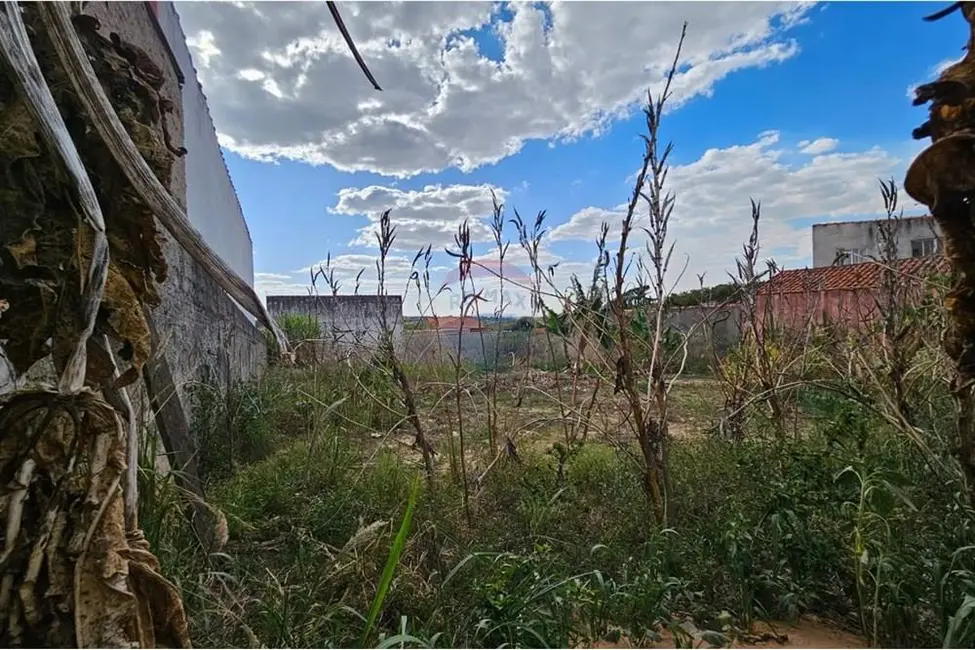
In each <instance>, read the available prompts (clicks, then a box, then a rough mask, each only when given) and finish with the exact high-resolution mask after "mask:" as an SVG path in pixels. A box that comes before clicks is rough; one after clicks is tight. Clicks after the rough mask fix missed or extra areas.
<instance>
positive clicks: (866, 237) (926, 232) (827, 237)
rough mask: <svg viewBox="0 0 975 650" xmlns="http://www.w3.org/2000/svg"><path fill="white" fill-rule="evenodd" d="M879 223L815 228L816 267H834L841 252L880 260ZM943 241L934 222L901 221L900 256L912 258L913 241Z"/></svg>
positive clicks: (898, 238)
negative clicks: (857, 250)
mask: <svg viewBox="0 0 975 650" xmlns="http://www.w3.org/2000/svg"><path fill="white" fill-rule="evenodd" d="M878 223H879V222H877V221H875V220H874V221H850V222H845V223H824V224H816V225H815V226H813V229H812V232H813V235H812V237H813V266H814V267H820V266H830V265H832V264H833V261H834V260H835V259H836V251H837V249H840V248H842V249H851V248H860V249H864V255H868V256H870V255H872V256H874V257H879V256H880V248H879V242H878V240H879V232H878ZM933 236H938V237H941V230H940V229H939V228H938V225H937V224H936V223H935V222H934V220H933V219H907V218H905V219H904V220H903V221H901V223H900V226H899V229H898V233H897V256H898V257H899V258H901V259H905V258H909V257H911V240H914V239H926V238H929V237H933Z"/></svg>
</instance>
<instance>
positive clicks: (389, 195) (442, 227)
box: [329, 184, 508, 251]
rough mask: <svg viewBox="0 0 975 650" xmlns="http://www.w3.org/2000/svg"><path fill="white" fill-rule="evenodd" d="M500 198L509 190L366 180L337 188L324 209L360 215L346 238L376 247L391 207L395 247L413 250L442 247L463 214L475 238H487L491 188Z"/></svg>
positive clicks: (447, 243) (448, 239)
mask: <svg viewBox="0 0 975 650" xmlns="http://www.w3.org/2000/svg"><path fill="white" fill-rule="evenodd" d="M492 191H493V192H494V195H495V196H496V197H497V198H498V201H504V199H505V197H506V196H508V193H507V192H506V191H505V190H504V189H502V188H499V187H493V186H491V185H486V184H482V185H427V186H426V187H423V188H422V189H419V190H401V189H398V188H395V187H383V186H379V185H370V186H369V187H361V188H352V187H347V188H344V189H341V190H339V192H338V198H337V201H336V203H335V206H334V207H332V208H330V209H329V211H330V212H332V213H334V214H340V215H354V216H364V217H367V218H368V219H369V223H368V224H367V225H366V226H365V227H363V228H362V229H360V230H359V235H358V237H356V239H355V240H353V241H352V242H350V243H351V244H352V245H356V246H376V235H375V233H376V232H377V230H378V222H379V217H380V215H381V214H382V212H383V211H384V210H387V209H389V210H391V213H390V220H391V222H392V224H393V225H394V226H395V227H396V241H395V242H394V248H396V249H397V250H409V251H416V250H419V249H420V248H421V247H425V246H427V245H428V244H431V245H432V246H433V248H434V249H437V250H442V249H443V247H444V246H451V245H452V244H453V241H454V235H455V234H456V233H457V229H458V227H459V226H460V225H461V224H462V223H463V222H464V220H465V219H466V220H467V221H468V225H469V227H470V229H471V239H472V241H474V242H482V241H488V240H490V239H491V232H490V230H489V229H488V226H487V224H486V223H485V222H484V219H485V218H486V217H489V216H490V215H491V213H492V209H493V202H492V199H491V192H492Z"/></svg>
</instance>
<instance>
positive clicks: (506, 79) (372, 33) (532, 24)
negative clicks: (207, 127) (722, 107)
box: [178, 2, 809, 177]
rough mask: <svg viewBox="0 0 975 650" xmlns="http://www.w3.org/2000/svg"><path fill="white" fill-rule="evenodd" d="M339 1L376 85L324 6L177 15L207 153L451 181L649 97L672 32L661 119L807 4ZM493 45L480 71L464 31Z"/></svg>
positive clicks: (765, 54)
mask: <svg viewBox="0 0 975 650" xmlns="http://www.w3.org/2000/svg"><path fill="white" fill-rule="evenodd" d="M507 7H508V10H509V11H508V12H506V14H505V17H504V20H501V18H500V16H501V14H500V12H499V7H498V6H496V5H494V4H491V3H473V2H470V3H469V2H463V3H460V2H435V3H434V2H431V3H412V2H411V3H405V2H390V3H387V2H382V3H380V2H363V3H353V2H348V3H343V5H342V11H343V16H344V18H345V21H346V23H347V25H348V26H349V29H350V32H351V35H352V37H353V39H354V40H355V41H356V43H357V45H358V47H359V49H360V50H361V52H362V55H363V57H364V58H365V60H366V61H367V63H368V65H369V67H370V69H371V70H372V71H373V73H374V74H375V76H376V78H377V79H378V80H379V83H380V84H381V85H382V86H383V92H381V93H379V92H376V91H374V90H373V89H372V87H371V86H370V84H369V83H368V82H367V81H366V80H365V79H364V78H363V76H362V74H361V72H360V71H359V69H358V67H357V66H356V64H355V62H354V61H353V59H352V56H351V55H350V53H349V52H348V50H347V47H346V46H345V44H344V42H342V40H341V37H340V36H339V34H338V32H337V30H336V29H335V27H334V25H333V22H332V20H331V17H330V16H329V14H328V11H327V8H326V7H325V5H324V3H311V2H307V3H306V2H301V3H291V2H279V3H278V2H276V3H274V4H273V5H270V4H260V3H245V2H234V3H228V2H214V3H181V4H180V5H179V7H178V10H179V13H180V18H181V21H182V23H183V26H184V31H185V32H186V34H187V36H188V42H189V43H190V45H191V47H192V48H193V52H194V60H195V63H196V66H197V68H198V69H199V74H200V77H201V79H202V83H203V88H204V90H205V91H206V93H207V96H208V98H209V103H210V109H211V113H212V114H213V118H214V122H215V124H216V127H217V129H218V131H219V135H220V141H221V143H222V144H223V145H225V146H227V147H228V148H230V149H232V150H233V151H235V152H237V153H239V154H241V155H243V156H247V157H250V158H253V159H257V160H277V159H282V158H285V159H294V160H300V161H305V162H310V163H315V164H331V165H333V166H335V167H336V168H338V169H341V170H345V171H356V170H370V171H375V172H378V173H381V174H385V175H391V176H398V177H406V176H411V175H415V174H418V173H421V172H423V171H439V170H442V169H445V168H448V167H459V168H461V169H463V170H465V171H468V170H471V169H474V168H476V167H478V166H480V165H484V164H489V163H493V162H496V161H498V160H501V159H503V158H505V157H506V156H509V155H512V154H514V153H516V152H517V151H519V150H520V148H521V147H522V146H523V144H524V143H525V142H526V141H527V140H531V139H551V138H574V137H578V136H581V135H584V134H587V133H593V132H598V131H600V130H601V129H602V128H603V127H605V126H606V125H607V124H608V123H609V122H610V121H611V120H612V119H614V118H616V117H618V116H620V115H623V114H627V113H629V112H630V111H631V110H632V109H633V108H634V106H635V105H636V103H637V102H639V101H640V99H641V97H642V94H643V92H644V91H645V89H646V87H647V86H648V85H649V86H651V87H652V88H658V87H659V86H660V84H661V82H662V80H663V77H664V75H665V73H666V70H667V68H668V66H669V64H670V61H671V59H672V57H673V53H674V48H675V46H676V44H677V38H678V35H679V33H680V28H681V24H682V22H683V21H684V20H687V21H689V23H690V29H689V33H688V38H687V42H686V43H685V47H684V52H683V61H684V63H685V65H684V66H682V68H681V70H680V72H679V74H678V76H677V78H676V79H675V86H674V91H675V94H674V97H673V99H672V100H671V101H672V104H671V106H672V107H676V106H678V105H680V104H681V103H682V102H685V101H687V100H688V99H691V98H693V97H695V96H699V95H705V96H706V95H710V94H711V93H712V91H713V89H714V87H715V84H716V83H718V82H719V81H720V80H721V79H723V78H724V77H726V76H728V75H729V74H732V73H734V72H735V71H737V70H742V69H746V68H756V67H763V66H767V65H770V64H774V63H777V62H781V61H784V60H786V59H789V58H790V57H792V56H794V55H795V54H796V53H797V52H798V46H797V45H796V43H795V42H794V41H792V40H791V39H790V38H789V37H788V30H789V29H790V28H791V27H792V26H793V25H795V24H796V23H798V22H800V21H801V20H802V19H803V17H804V16H805V14H806V12H807V11H808V8H809V5H808V3H804V4H796V3H789V2H779V3H764V2H763V3H758V2H754V3H724V2H722V3H662V4H653V5H646V4H639V3H619V4H614V5H611V6H610V5H606V4H604V3H584V2H555V3H551V4H549V5H545V6H542V5H540V4H538V3H520V2H519V3H511V4H509V5H507ZM477 30H481V33H488V34H490V37H491V38H495V39H497V41H498V43H499V46H500V50H501V54H500V57H499V58H500V60H494V59H493V58H491V57H490V56H489V55H488V54H486V53H485V52H484V51H482V50H481V49H480V48H479V45H478V43H477V42H476V41H475V40H474V38H473V36H472V34H473V32H475V31H477Z"/></svg>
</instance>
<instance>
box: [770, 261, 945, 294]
mask: <svg viewBox="0 0 975 650" xmlns="http://www.w3.org/2000/svg"><path fill="white" fill-rule="evenodd" d="M950 268H951V267H950V265H949V263H948V260H947V259H946V258H945V257H944V256H941V255H938V256H934V257H912V258H910V259H906V260H900V261H899V262H898V264H897V270H898V272H899V273H901V274H903V275H906V276H913V277H925V276H930V275H935V274H938V273H948V272H949V270H950ZM883 271H884V266H883V264H881V263H879V262H863V263H862V264H850V265H847V266H823V267H819V268H813V269H792V270H788V271H780V272H779V273H777V274H776V275H775V276H773V277H772V279H771V280H769V281H768V282H766V283H765V284H764V285H762V287H761V288H759V293H763V294H768V293H776V294H781V293H806V292H809V291H855V290H858V289H861V290H862V289H877V288H879V287H880V286H882V284H883Z"/></svg>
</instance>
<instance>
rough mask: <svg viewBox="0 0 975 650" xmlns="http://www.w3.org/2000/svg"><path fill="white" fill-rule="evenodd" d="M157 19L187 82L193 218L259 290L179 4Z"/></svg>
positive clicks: (164, 5) (161, 7) (162, 7)
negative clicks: (177, 8) (178, 11)
mask: <svg viewBox="0 0 975 650" xmlns="http://www.w3.org/2000/svg"><path fill="white" fill-rule="evenodd" d="M157 16H158V18H159V24H160V26H161V27H162V31H163V33H164V34H165V35H166V40H167V41H168V42H169V47H170V48H171V49H172V51H173V55H174V56H175V57H176V61H177V62H178V63H179V67H180V70H181V71H182V72H183V76H184V77H185V80H186V81H185V83H184V84H183V98H182V99H183V122H184V124H183V134H184V142H183V146H185V147H186V149H187V151H188V153H187V154H186V202H187V208H186V211H187V216H188V217H189V219H190V222H191V223H192V224H193V226H194V227H195V228H196V229H197V230H198V231H199V232H200V234H201V235H203V239H204V240H205V241H206V243H207V244H208V245H209V246H210V248H212V249H213V250H214V251H215V252H216V253H217V254H218V255H219V256H220V257H221V258H222V259H223V261H224V262H226V263H227V264H228V265H229V266H230V268H232V269H233V270H234V271H236V272H237V274H238V275H239V276H240V277H242V278H243V279H244V280H246V281H247V283H248V284H250V286H252V287H253V286H254V247H253V242H252V241H251V236H250V232H249V231H248V229H247V222H246V221H245V220H244V214H243V212H242V211H241V209H240V202H239V201H238V200H237V192H236V191H235V190H234V185H233V182H232V181H231V179H230V173H229V172H228V171H227V164H226V162H225V161H224V159H223V153H222V152H221V150H220V144H219V143H218V142H217V133H216V130H215V129H214V127H213V120H212V119H211V118H210V110H209V108H208V107H207V101H206V97H205V96H204V95H203V89H202V88H201V87H200V82H199V80H198V79H197V76H196V68H195V67H194V65H193V59H192V57H191V56H190V49H189V47H188V46H187V45H186V36H185V34H184V33H183V28H182V27H181V26H180V23H179V15H178V14H177V12H176V6H175V3H173V2H159V3H157Z"/></svg>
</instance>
